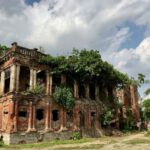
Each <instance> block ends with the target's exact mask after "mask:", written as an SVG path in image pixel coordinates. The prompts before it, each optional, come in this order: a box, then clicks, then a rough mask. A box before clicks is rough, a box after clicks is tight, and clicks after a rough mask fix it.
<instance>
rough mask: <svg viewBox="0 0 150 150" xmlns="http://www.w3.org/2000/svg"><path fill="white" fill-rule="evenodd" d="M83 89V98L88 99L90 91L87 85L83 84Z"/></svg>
mask: <svg viewBox="0 0 150 150" xmlns="http://www.w3.org/2000/svg"><path fill="white" fill-rule="evenodd" d="M84 88H85V97H86V98H89V97H90V96H89V91H90V89H89V84H85V85H84Z"/></svg>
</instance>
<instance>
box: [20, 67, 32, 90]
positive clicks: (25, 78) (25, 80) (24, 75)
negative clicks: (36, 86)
mask: <svg viewBox="0 0 150 150" xmlns="http://www.w3.org/2000/svg"><path fill="white" fill-rule="evenodd" d="M29 82H30V69H29V67H26V66H21V67H20V76H19V90H20V91H26V90H28V89H29Z"/></svg>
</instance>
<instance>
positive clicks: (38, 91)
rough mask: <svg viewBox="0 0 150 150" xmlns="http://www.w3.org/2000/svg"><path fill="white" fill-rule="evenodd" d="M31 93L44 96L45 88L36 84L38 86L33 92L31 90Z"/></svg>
mask: <svg viewBox="0 0 150 150" xmlns="http://www.w3.org/2000/svg"><path fill="white" fill-rule="evenodd" d="M29 92H30V93H32V94H36V95H38V94H42V93H43V92H44V87H43V86H42V85H41V84H36V86H35V87H34V88H33V89H32V90H29Z"/></svg>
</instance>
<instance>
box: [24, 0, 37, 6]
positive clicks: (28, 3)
mask: <svg viewBox="0 0 150 150" xmlns="http://www.w3.org/2000/svg"><path fill="white" fill-rule="evenodd" d="M25 2H26V4H27V5H33V3H34V2H37V3H39V2H40V0H25Z"/></svg>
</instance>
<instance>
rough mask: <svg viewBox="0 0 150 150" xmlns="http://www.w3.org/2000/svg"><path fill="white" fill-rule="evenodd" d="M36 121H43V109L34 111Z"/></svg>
mask: <svg viewBox="0 0 150 150" xmlns="http://www.w3.org/2000/svg"><path fill="white" fill-rule="evenodd" d="M36 119H37V120H42V119H44V110H43V109H37V110H36Z"/></svg>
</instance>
